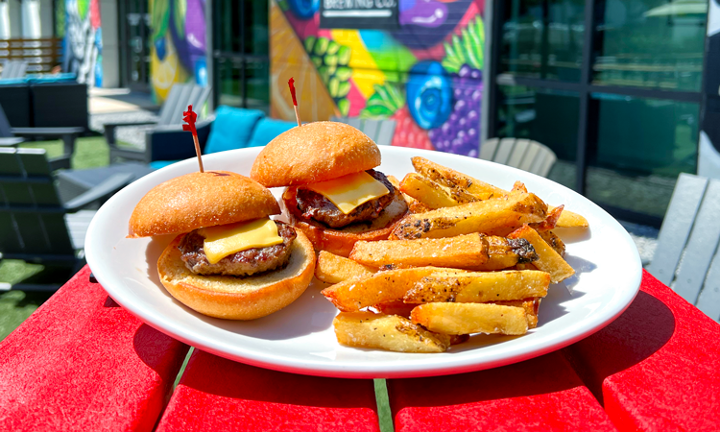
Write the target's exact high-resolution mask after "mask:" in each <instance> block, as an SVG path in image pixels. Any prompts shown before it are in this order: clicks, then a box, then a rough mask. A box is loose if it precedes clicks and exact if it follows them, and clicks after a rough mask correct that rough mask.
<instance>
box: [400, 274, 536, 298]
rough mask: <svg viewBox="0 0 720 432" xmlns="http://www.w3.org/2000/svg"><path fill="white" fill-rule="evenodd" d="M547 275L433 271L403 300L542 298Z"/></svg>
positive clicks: (410, 290) (407, 293)
mask: <svg viewBox="0 0 720 432" xmlns="http://www.w3.org/2000/svg"><path fill="white" fill-rule="evenodd" d="M549 285H550V275H549V274H547V273H546V272H543V271H532V270H526V271H518V270H507V271H501V272H466V273H460V274H458V273H452V272H444V271H436V272H434V273H431V274H429V275H427V276H424V277H423V278H421V279H420V280H419V281H417V282H416V283H414V284H413V287H412V288H410V289H408V290H407V292H406V293H405V295H404V296H403V301H404V302H405V303H432V302H455V303H487V302H495V301H503V300H521V299H525V298H529V297H545V295H547V290H548V286H549Z"/></svg>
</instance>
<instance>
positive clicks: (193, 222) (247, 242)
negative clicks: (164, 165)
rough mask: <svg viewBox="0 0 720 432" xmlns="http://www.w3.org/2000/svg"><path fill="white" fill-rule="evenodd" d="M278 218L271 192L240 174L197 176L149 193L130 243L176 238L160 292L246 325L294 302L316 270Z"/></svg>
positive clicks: (163, 260) (307, 249)
mask: <svg viewBox="0 0 720 432" xmlns="http://www.w3.org/2000/svg"><path fill="white" fill-rule="evenodd" d="M279 213H280V208H279V206H278V204H277V201H275V197H273V195H272V193H271V192H270V191H269V190H268V189H266V188H265V187H263V186H262V185H260V184H258V183H257V182H255V181H253V180H251V179H249V178H247V177H245V176H242V175H240V174H235V173H231V172H226V171H207V172H204V173H199V172H196V173H191V174H186V175H183V176H180V177H176V178H173V179H171V180H169V181H167V182H165V183H162V184H160V185H158V186H156V187H155V188H153V189H152V190H151V191H150V192H148V193H147V195H145V196H144V197H143V198H142V199H141V200H140V202H139V203H138V204H137V206H136V207H135V210H134V211H133V213H132V216H131V217H130V224H129V236H128V237H146V236H156V235H163V234H179V235H178V236H177V237H176V238H175V239H174V240H173V241H172V242H171V243H170V245H169V246H168V247H167V248H166V249H165V250H164V251H163V253H162V255H161V256H160V259H159V260H158V264H157V268H158V274H159V276H160V282H162V284H163V286H164V287H165V288H166V289H167V290H168V292H169V293H170V294H171V295H172V296H173V297H175V298H176V299H177V300H179V301H180V302H182V303H183V304H185V305H186V306H188V307H190V308H192V309H194V310H196V311H198V312H200V313H202V314H204V315H209V316H212V317H216V318H225V319H236V320H249V319H255V318H260V317H263V316H266V315H269V314H271V313H273V312H275V311H277V310H279V309H282V308H283V307H285V306H287V305H289V304H290V303H292V302H293V301H295V299H297V298H298V297H299V296H300V295H301V294H302V293H303V292H304V291H305V289H306V288H307V287H308V285H309V284H310V281H311V279H312V277H313V272H314V270H315V253H314V250H313V246H312V243H310V241H309V240H308V239H307V237H306V236H305V235H304V234H303V233H302V232H299V231H296V230H295V229H294V228H293V227H292V226H290V225H287V224H285V223H282V222H279V221H274V220H272V219H270V218H269V216H270V215H274V214H279Z"/></svg>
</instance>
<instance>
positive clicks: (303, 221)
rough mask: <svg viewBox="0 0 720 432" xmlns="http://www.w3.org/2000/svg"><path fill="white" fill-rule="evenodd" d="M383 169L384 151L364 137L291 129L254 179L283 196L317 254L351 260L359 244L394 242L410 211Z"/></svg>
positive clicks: (325, 127) (353, 132)
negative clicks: (395, 231)
mask: <svg viewBox="0 0 720 432" xmlns="http://www.w3.org/2000/svg"><path fill="white" fill-rule="evenodd" d="M378 165H380V150H379V149H378V147H377V145H376V144H375V143H374V142H373V141H372V140H371V139H370V138H369V137H368V136H367V135H365V134H364V133H362V132H360V131H359V130H357V129H355V128H354V127H352V126H349V125H346V124H343V123H336V122H316V123H309V124H307V125H304V126H301V127H296V128H293V129H290V130H289V131H287V132H284V133H283V134H281V135H279V136H278V137H276V138H275V139H274V140H272V141H271V142H270V143H269V144H268V145H267V146H266V147H265V148H264V149H263V150H262V151H261V152H260V154H259V155H258V157H257V159H255V163H254V164H253V167H252V170H251V173H250V176H251V177H252V178H253V179H254V180H257V181H258V182H260V183H261V184H262V185H264V186H267V187H277V186H288V188H287V189H286V190H285V192H284V193H283V196H282V204H283V207H285V209H287V214H288V219H289V221H290V223H291V224H292V225H294V226H295V227H296V228H298V229H299V230H300V231H302V232H304V233H305V234H306V235H307V236H308V238H309V239H310V240H311V241H312V242H313V244H314V245H315V249H319V250H326V251H329V252H332V253H335V254H338V255H343V256H348V255H349V254H350V251H351V250H352V247H353V245H354V244H355V242H357V241H359V240H365V241H374V240H383V239H386V238H388V236H389V235H390V232H391V231H392V229H393V227H394V226H395V224H396V223H397V222H398V221H399V220H400V219H401V218H402V217H403V215H404V214H405V213H406V212H407V204H406V203H405V200H404V199H403V198H402V194H401V193H400V191H398V190H396V189H395V188H394V187H393V185H392V184H391V183H390V182H389V181H388V179H387V177H385V174H383V173H381V172H379V171H375V170H373V168H375V167H376V166H378Z"/></svg>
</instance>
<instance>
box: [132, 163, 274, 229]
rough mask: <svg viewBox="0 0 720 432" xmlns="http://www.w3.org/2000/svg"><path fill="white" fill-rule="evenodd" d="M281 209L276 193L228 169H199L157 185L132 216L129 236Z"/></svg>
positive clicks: (241, 218) (258, 215)
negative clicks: (204, 170)
mask: <svg viewBox="0 0 720 432" xmlns="http://www.w3.org/2000/svg"><path fill="white" fill-rule="evenodd" d="M278 213H280V207H279V206H278V204H277V201H276V200H275V197H273V195H272V193H271V192H270V191H269V190H267V189H266V188H265V187H263V186H262V185H261V184H259V183H257V182H256V181H254V180H252V179H250V178H248V177H245V176H242V175H240V174H235V173H232V172H227V171H206V172H204V173H199V172H195V173H192V174H185V175H183V176H180V177H175V178H174V179H172V180H168V181H166V182H165V183H162V184H159V185H157V186H155V187H154V188H153V189H152V190H151V191H150V192H148V193H147V195H145V196H144V197H143V199H141V200H140V202H139V203H138V205H137V206H135V210H133V213H132V216H130V224H129V235H128V237H146V236H154V235H162V234H176V233H187V232H190V231H192V230H194V229H197V228H202V227H210V226H216V225H226V224H229V223H234V222H242V221H246V220H252V219H258V218H261V217H265V216H269V215H273V214H278Z"/></svg>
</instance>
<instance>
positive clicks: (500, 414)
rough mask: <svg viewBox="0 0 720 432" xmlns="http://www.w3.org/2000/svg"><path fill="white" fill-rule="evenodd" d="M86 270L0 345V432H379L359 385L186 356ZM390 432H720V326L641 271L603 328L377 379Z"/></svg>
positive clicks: (370, 401) (367, 386)
mask: <svg viewBox="0 0 720 432" xmlns="http://www.w3.org/2000/svg"><path fill="white" fill-rule="evenodd" d="M89 274H90V270H89V269H88V268H87V267H86V268H84V269H83V270H82V271H80V272H79V273H78V274H77V275H75V277H73V279H71V280H70V281H69V282H68V283H67V284H66V285H65V286H63V287H62V288H61V289H60V290H59V291H58V292H57V293H56V294H55V295H54V296H53V297H52V298H51V299H50V300H48V301H47V302H46V303H45V304H43V305H42V306H41V307H40V308H39V309H38V310H37V311H36V312H35V313H34V314H33V315H32V316H31V317H30V318H28V320H27V321H25V323H23V324H22V325H21V326H20V327H19V328H18V329H17V330H15V331H14V332H13V333H12V334H10V335H9V336H8V337H7V338H6V339H5V340H4V341H2V342H0V430H1V431H46V430H47V431H55V430H82V431H99V430H102V431H116V430H117V431H129V430H132V431H136V430H137V431H150V430H157V431H164V432H165V431H196V430H197V431H205V430H208V431H210V430H212V431H238V430H243V431H266V430H274V431H284V430H300V431H306V430H307V431H310V430H312V431H336V430H344V431H345V430H347V431H378V430H379V425H378V414H377V412H378V411H377V406H376V402H375V393H374V387H373V382H372V380H352V379H338V378H319V377H312V376H304V375H294V374H289V373H283V372H275V371H270V370H265V369H260V368H256V367H252V366H247V365H243V364H240V363H236V362H233V361H230V360H226V359H223V358H220V357H217V356H215V355H212V354H208V353H205V352H202V351H200V350H195V351H194V352H193V354H192V355H191V357H190V359H189V361H188V363H187V367H186V369H185V372H184V374H183V375H182V378H181V379H180V382H179V384H178V386H177V387H176V388H174V389H173V384H174V382H175V379H176V377H177V374H178V372H179V370H180V368H181V365H182V363H183V360H184V359H185V357H186V354H187V352H188V349H189V347H188V346H186V345H184V344H182V343H180V342H178V341H176V340H174V339H172V338H170V337H169V336H166V335H165V334H163V333H160V332H158V331H156V330H154V329H152V328H151V327H149V326H147V325H145V324H143V323H142V322H140V321H139V320H138V319H136V318H134V317H133V316H132V315H130V314H129V313H128V312H126V311H125V310H124V309H122V308H121V307H119V306H118V305H117V304H116V303H115V302H114V301H113V300H112V299H110V298H109V297H108V295H107V294H106V293H105V291H104V290H103V288H102V287H101V286H100V285H99V284H93V283H90V282H89V279H88V276H89ZM387 386H388V393H389V399H390V407H391V410H392V415H393V420H394V425H395V430H396V431H400V432H410V431H465V430H506V429H512V430H538V431H548V430H592V431H611V430H623V431H624V430H633V431H635V430H643V431H672V430H692V431H706V430H707V431H717V430H720V325H718V324H717V323H716V322H714V321H712V320H711V319H710V318H708V317H707V316H705V315H704V314H703V313H702V312H700V311H699V310H698V309H696V308H695V307H694V306H692V305H690V304H689V303H687V302H686V301H685V300H683V299H682V298H681V297H679V296H677V295H676V294H675V293H674V292H673V291H672V290H670V288H668V287H667V286H665V285H663V284H662V283H660V282H658V281H657V280H656V279H655V278H653V277H652V276H651V275H650V274H649V273H647V272H645V273H644V275H643V281H642V286H641V290H640V293H639V294H638V296H637V297H636V298H635V300H634V302H633V303H632V304H631V305H630V307H629V308H628V309H627V310H626V311H625V312H624V313H623V314H622V315H621V316H620V317H619V318H618V319H617V320H615V321H614V322H613V323H611V324H610V325H608V326H607V327H605V328H604V329H603V330H601V331H599V332H597V333H596V334H594V335H592V336H590V337H588V338H586V339H584V340H582V341H580V342H578V343H575V344H574V345H571V346H569V347H567V348H565V349H563V350H560V351H556V352H552V353H550V354H546V355H543V356H541V357H537V358H535V359H532V360H527V361H524V362H522V363H517V364H513V365H510V366H505V367H501V368H496V369H492V370H486V371H481V372H474V373H467V374H462V375H451V376H442V377H434V378H413V379H392V380H387Z"/></svg>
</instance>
